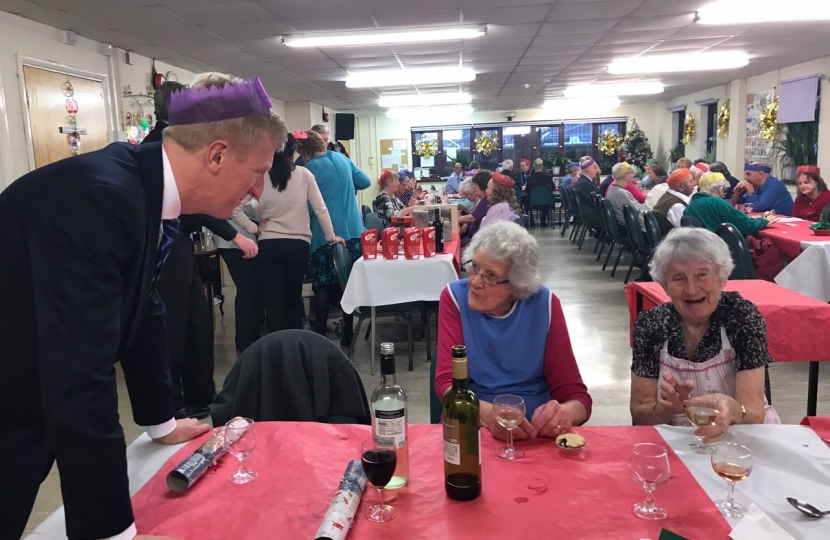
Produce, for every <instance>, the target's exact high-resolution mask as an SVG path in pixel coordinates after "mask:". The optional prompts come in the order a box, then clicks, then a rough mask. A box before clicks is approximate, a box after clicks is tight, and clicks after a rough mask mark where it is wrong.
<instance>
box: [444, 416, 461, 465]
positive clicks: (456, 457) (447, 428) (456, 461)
mask: <svg viewBox="0 0 830 540" xmlns="http://www.w3.org/2000/svg"><path fill="white" fill-rule="evenodd" d="M459 433H460V429H459V425H458V420H446V419H445V420H444V461H446V462H447V463H449V464H451V465H461V445H460V444H459V438H460V436H459Z"/></svg>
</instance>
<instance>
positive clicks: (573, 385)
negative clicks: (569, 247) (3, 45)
mask: <svg viewBox="0 0 830 540" xmlns="http://www.w3.org/2000/svg"><path fill="white" fill-rule="evenodd" d="M465 256H466V257H468V259H469V260H468V261H467V262H466V263H465V268H466V270H467V272H468V273H469V276H470V277H469V279H462V280H460V281H456V282H454V283H450V284H449V285H448V286H447V288H446V289H444V291H443V292H442V293H441V299H440V303H439V310H438V359H437V364H436V370H435V384H434V391H435V393H436V395H437V396H438V397H439V398H443V396H444V394H446V392H447V390H449V388H450V385H451V383H452V368H451V363H452V359H451V349H452V346H453V345H465V346H466V347H467V355H468V359H469V360H468V364H469V376H470V388H471V389H472V390H473V392H475V394H476V395H477V396H478V397H479V399H480V400H481V425H482V426H484V427H486V428H487V429H489V430H490V432H491V433H492V434H493V435H494V436H495V437H497V438H505V437H506V431H505V430H504V429H503V428H502V427H501V426H499V424H498V422H497V421H496V418H495V416H494V415H493V407H492V401H493V399H494V398H495V397H496V396H498V395H501V394H516V395H519V396H521V397H522V398H524V400H525V404H526V408H527V416H526V418H525V419H524V420H523V421H522V423H521V424H520V425H519V426H518V427H517V428H516V429H514V430H513V435H514V436H515V437H518V438H522V439H527V438H533V437H537V436H538V437H556V436H558V435H559V434H560V433H565V432H567V431H569V430H570V429H571V426H575V425H580V424H582V423H584V422H585V421H586V420H588V418H589V417H590V415H591V404H592V401H591V396H590V395H588V390H587V389H586V387H585V384H583V382H582V376H581V375H580V373H579V367H578V366H577V364H576V359H575V358H574V353H573V349H572V348H571V341H570V337H569V336H568V327H567V325H566V324H565V317H564V314H563V313H562V306H561V304H560V302H559V299H558V298H557V297H556V296H555V295H554V294H553V293H552V292H551V291H550V290H549V289H547V288H546V287H543V286H542V284H541V279H540V277H539V269H538V264H539V245H538V244H537V243H536V239H535V238H533V236H531V235H530V233H528V232H527V231H526V230H525V229H524V228H523V227H521V226H520V225H517V224H515V223H512V222H509V221H500V222H498V223H494V224H492V225H490V226H489V227H487V228H484V229H481V230H480V231H479V232H478V234H476V235H475V237H474V238H473V241H472V242H471V243H470V247H469V248H468V249H467V250H466V251H465Z"/></svg>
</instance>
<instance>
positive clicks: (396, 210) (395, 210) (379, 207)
mask: <svg viewBox="0 0 830 540" xmlns="http://www.w3.org/2000/svg"><path fill="white" fill-rule="evenodd" d="M373 206H374V210H375V213H377V215H378V216H380V219H382V220H383V226H384V227H388V226H389V221H390V220H391V219H392V218H393V217H395V216H397V215H400V212H401V210H402V209H403V208H404V205H403V203H402V202H401V201H400V199H398V197H397V196H396V195H389V194H388V193H386V192H385V191H384V190H381V191H380V193H378V196H377V197H375V201H374V203H373Z"/></svg>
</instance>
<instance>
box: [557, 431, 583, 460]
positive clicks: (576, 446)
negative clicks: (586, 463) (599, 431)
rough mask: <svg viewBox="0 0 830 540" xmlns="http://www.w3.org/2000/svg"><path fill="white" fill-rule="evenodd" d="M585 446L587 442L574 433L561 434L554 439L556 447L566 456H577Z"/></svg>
mask: <svg viewBox="0 0 830 540" xmlns="http://www.w3.org/2000/svg"><path fill="white" fill-rule="evenodd" d="M586 444H588V442H587V441H586V440H585V437H583V436H582V435H579V434H576V433H563V434H562V435H559V436H558V437H556V446H557V447H559V451H560V452H562V453H563V454H565V455H566V456H577V455H579V454H580V453H581V452H582V450H583V449H584V448H585V445H586ZM563 445H564V446H563Z"/></svg>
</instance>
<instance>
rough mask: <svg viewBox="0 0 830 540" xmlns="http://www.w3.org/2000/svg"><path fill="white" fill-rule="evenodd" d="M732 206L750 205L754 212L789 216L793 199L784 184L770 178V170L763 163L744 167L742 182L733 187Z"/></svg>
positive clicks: (759, 162)
mask: <svg viewBox="0 0 830 540" xmlns="http://www.w3.org/2000/svg"><path fill="white" fill-rule="evenodd" d="M732 202H733V203H734V204H746V203H752V208H753V210H754V211H755V212H767V211H769V210H775V213H776V214H778V215H780V216H791V215H792V213H793V197H792V195H790V191H789V190H788V189H787V186H785V185H784V182H782V181H781V180H779V179H778V178H776V177H774V176H772V168H771V167H770V166H769V164H767V163H765V162H763V161H756V162H753V163H750V164H748V165H745V166H744V180H743V182H741V183H739V184H738V185H737V186H735V191H734V193H733V195H732Z"/></svg>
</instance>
